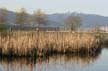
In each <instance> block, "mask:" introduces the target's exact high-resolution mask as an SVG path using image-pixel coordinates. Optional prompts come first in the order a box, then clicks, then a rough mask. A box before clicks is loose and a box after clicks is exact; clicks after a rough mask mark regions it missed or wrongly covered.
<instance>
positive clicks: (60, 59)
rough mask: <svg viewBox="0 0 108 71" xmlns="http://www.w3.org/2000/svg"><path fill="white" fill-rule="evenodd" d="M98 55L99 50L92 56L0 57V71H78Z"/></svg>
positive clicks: (92, 61)
mask: <svg viewBox="0 0 108 71" xmlns="http://www.w3.org/2000/svg"><path fill="white" fill-rule="evenodd" d="M100 53H101V50H99V51H98V52H96V53H93V54H87V53H86V54H67V55H61V54H59V55H56V54H55V55H51V56H47V57H40V58H30V57H11V58H9V57H1V58H0V71H67V69H68V71H69V70H70V71H71V70H74V71H75V70H76V71H78V70H81V69H82V68H83V67H85V66H88V65H89V64H92V63H94V61H96V60H97V59H98V58H99V54H100Z"/></svg>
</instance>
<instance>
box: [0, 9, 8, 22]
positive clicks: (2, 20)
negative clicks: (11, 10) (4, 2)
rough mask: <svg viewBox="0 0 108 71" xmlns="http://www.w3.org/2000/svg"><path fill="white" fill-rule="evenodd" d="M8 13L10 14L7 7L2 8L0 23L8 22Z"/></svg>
mask: <svg viewBox="0 0 108 71" xmlns="http://www.w3.org/2000/svg"><path fill="white" fill-rule="evenodd" d="M7 15H8V11H7V9H6V8H2V9H1V10H0V24H4V23H6V18H7Z"/></svg>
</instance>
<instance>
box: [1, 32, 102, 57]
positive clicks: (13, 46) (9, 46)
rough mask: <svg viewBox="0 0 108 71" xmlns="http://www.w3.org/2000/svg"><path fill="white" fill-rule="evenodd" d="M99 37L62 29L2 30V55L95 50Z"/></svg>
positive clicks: (32, 54) (38, 54) (39, 54)
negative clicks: (62, 30) (61, 30)
mask: <svg viewBox="0 0 108 71" xmlns="http://www.w3.org/2000/svg"><path fill="white" fill-rule="evenodd" d="M99 43H100V41H99V38H96V37H95V36H94V35H92V34H86V33H78V32H60V31H7V32H0V55H8V56H9V55H11V56H13V55H15V56H43V55H47V54H48V55H49V54H52V53H78V52H84V51H86V52H91V53H93V52H95V51H96V50H97V49H99Z"/></svg>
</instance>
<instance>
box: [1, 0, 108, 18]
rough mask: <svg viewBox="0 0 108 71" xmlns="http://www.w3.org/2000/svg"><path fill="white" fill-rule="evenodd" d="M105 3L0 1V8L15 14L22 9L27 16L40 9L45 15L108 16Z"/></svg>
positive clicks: (83, 1)
mask: <svg viewBox="0 0 108 71" xmlns="http://www.w3.org/2000/svg"><path fill="white" fill-rule="evenodd" d="M107 2H108V1H106V0H102V1H98V0H91V1H87V0H76V1H74V0H64V1H62V0H59V1H58V0H54V1H49V0H46V1H42V0H32V1H31V0H26V1H25V0H14V1H12V0H1V1H0V8H2V7H6V8H7V9H8V10H9V11H13V12H16V11H18V10H19V9H20V8H22V7H23V8H26V10H27V12H28V13H29V14H32V13H33V11H34V10H37V9H42V10H43V11H45V13H46V14H55V13H67V12H69V13H72V12H77V13H84V14H96V15H101V16H108V10H107V9H106V7H107V6H108V5H107Z"/></svg>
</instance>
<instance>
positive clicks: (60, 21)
mask: <svg viewBox="0 0 108 71" xmlns="http://www.w3.org/2000/svg"><path fill="white" fill-rule="evenodd" d="M0 11H1V9H0ZM15 14H16V13H15V12H12V11H8V17H7V22H8V23H9V24H10V23H11V24H12V23H13V22H14V21H15ZM70 15H72V16H80V17H81V19H82V26H81V27H84V28H88V27H95V26H96V25H97V26H108V17H105V16H100V15H95V14H84V13H75V12H73V13H55V14H48V18H47V20H49V22H48V25H47V26H51V27H61V26H64V20H65V19H66V18H67V17H68V16H70ZM29 16H30V15H29ZM28 24H29V23H28Z"/></svg>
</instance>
